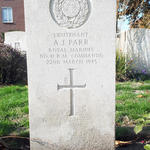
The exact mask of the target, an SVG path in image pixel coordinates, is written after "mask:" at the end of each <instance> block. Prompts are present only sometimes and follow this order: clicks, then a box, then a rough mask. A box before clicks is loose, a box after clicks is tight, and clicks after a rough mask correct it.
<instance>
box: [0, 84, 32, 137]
mask: <svg viewBox="0 0 150 150" xmlns="http://www.w3.org/2000/svg"><path fill="white" fill-rule="evenodd" d="M27 95H28V93H27V87H26V86H24V85H16V86H4V87H0V136H5V135H21V136H28V135H29V131H28V128H29V121H28V120H29V119H28V96H27Z"/></svg>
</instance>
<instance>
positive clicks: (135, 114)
mask: <svg viewBox="0 0 150 150" xmlns="http://www.w3.org/2000/svg"><path fill="white" fill-rule="evenodd" d="M27 95H28V92H27V86H25V85H15V86H3V87H0V136H5V135H21V136H28V135H29V119H28V96H27ZM146 113H150V81H145V82H123V83H117V85H116V124H117V125H118V126H121V125H126V124H125V123H126V122H125V121H126V120H127V123H128V124H130V123H131V124H132V125H134V124H135V120H136V119H138V118H140V116H141V115H143V114H146Z"/></svg>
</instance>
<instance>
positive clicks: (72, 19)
mask: <svg viewBox="0 0 150 150" xmlns="http://www.w3.org/2000/svg"><path fill="white" fill-rule="evenodd" d="M90 12H91V3H90V0H50V13H51V16H52V18H53V20H54V21H55V22H56V23H57V24H58V25H59V26H61V27H66V28H70V29H71V28H78V27H80V26H82V25H83V24H84V23H85V22H86V21H87V19H88V17H89V15H90Z"/></svg>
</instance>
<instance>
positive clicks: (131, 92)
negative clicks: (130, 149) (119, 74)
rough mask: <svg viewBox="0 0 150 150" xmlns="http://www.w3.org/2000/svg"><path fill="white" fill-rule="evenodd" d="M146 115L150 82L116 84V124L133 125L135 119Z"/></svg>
mask: <svg viewBox="0 0 150 150" xmlns="http://www.w3.org/2000/svg"><path fill="white" fill-rule="evenodd" d="M147 113H150V81H144V82H123V83H117V85H116V124H117V125H123V124H124V123H125V125H126V124H129V125H130V124H131V125H134V124H135V120H136V119H138V118H140V117H141V116H142V115H143V114H147ZM125 116H126V117H125Z"/></svg>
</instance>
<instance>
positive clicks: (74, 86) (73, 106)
mask: <svg viewBox="0 0 150 150" xmlns="http://www.w3.org/2000/svg"><path fill="white" fill-rule="evenodd" d="M73 70H74V69H72V68H69V73H70V84H69V85H59V84H57V90H60V89H70V116H74V115H75V101H74V93H73V89H75V88H85V87H86V84H84V85H74V84H73Z"/></svg>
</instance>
